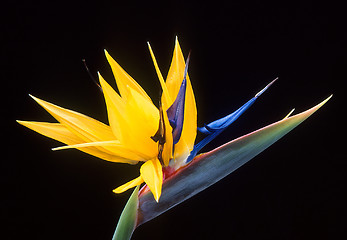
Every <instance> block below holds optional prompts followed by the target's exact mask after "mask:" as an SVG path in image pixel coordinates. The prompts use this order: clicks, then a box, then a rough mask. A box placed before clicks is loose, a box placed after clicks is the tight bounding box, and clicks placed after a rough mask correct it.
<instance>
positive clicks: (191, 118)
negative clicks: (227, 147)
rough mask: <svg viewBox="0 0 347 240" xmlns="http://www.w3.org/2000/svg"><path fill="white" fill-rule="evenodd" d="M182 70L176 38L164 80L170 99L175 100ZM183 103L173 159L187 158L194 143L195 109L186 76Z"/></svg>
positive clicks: (183, 67) (180, 52)
mask: <svg viewBox="0 0 347 240" xmlns="http://www.w3.org/2000/svg"><path fill="white" fill-rule="evenodd" d="M184 69H185V60H184V57H183V54H182V50H181V47H180V45H179V42H178V39H177V37H176V42H175V49H174V53H173V57H172V61H171V66H170V69H169V73H168V76H167V78H166V86H167V89H168V92H169V94H170V97H171V99H175V98H176V96H177V94H178V91H179V88H180V86H181V83H182V80H183V76H184ZM173 101H174V100H173ZM185 101H186V102H185V109H184V121H183V130H182V134H181V138H180V140H179V142H178V143H177V144H176V145H175V156H174V157H175V158H179V157H181V158H182V157H183V158H185V157H187V156H188V154H189V152H190V151H191V150H192V149H193V147H194V141H195V138H196V129H197V109H196V103H195V97H194V92H193V88H192V84H191V82H190V79H189V76H188V74H187V89H186V99H185ZM171 104H172V103H171Z"/></svg>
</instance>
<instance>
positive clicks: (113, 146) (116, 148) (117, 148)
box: [52, 140, 143, 162]
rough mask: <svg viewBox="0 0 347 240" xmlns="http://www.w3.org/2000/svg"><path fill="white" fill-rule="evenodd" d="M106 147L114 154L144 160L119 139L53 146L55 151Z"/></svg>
mask: <svg viewBox="0 0 347 240" xmlns="http://www.w3.org/2000/svg"><path fill="white" fill-rule="evenodd" d="M96 146H97V147H104V148H105V149H107V150H108V151H110V152H111V153H112V155H114V156H117V157H120V158H124V159H129V161H131V160H133V161H134V162H137V161H143V157H142V156H140V155H138V154H137V153H136V152H134V151H132V150H130V149H128V148H125V147H124V146H122V145H121V144H120V142H119V141H118V140H114V141H103V142H88V143H80V144H70V145H67V146H61V147H56V148H52V150H53V151H56V150H63V149H71V148H79V149H80V148H86V147H96Z"/></svg>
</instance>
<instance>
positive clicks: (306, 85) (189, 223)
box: [0, 1, 347, 240]
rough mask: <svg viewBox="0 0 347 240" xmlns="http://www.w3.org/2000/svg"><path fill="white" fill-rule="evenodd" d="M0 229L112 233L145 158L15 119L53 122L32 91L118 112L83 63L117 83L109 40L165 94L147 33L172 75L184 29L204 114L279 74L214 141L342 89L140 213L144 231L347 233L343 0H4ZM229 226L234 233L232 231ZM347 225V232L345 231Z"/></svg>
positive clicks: (63, 235)
mask: <svg viewBox="0 0 347 240" xmlns="http://www.w3.org/2000/svg"><path fill="white" fill-rule="evenodd" d="M2 9H3V13H2V16H5V18H4V19H3V20H2V23H1V32H2V33H1V35H2V36H1V38H2V40H5V43H4V44H2V46H1V48H2V50H1V52H2V54H1V58H2V64H1V65H2V69H3V70H2V74H1V75H2V77H1V78H2V82H3V84H2V94H1V95H2V98H3V106H4V109H5V114H4V115H3V117H2V118H3V119H4V116H5V127H4V130H2V135H1V136H2V137H3V138H4V142H6V145H5V146H3V148H2V149H3V150H5V152H6V155H5V157H2V158H1V184H2V185H3V187H2V188H1V190H2V192H3V194H2V195H3V196H2V197H1V200H0V202H1V204H0V206H1V218H2V224H1V225H2V227H3V230H2V231H1V239H24V238H30V239H101V240H102V239H111V238H112V234H113V231H114V228H115V226H116V223H117V221H118V217H119V215H120V213H121V211H122V209H123V206H124V204H125V203H126V201H127V198H128V197H129V195H130V193H131V191H128V192H126V193H124V194H121V195H114V194H113V193H112V189H113V188H115V187H117V186H119V185H120V184H123V183H124V182H126V181H128V180H131V179H133V178H134V177H136V176H137V175H138V167H134V166H130V165H125V164H115V163H109V162H106V161H102V160H99V159H97V158H95V157H92V156H89V155H86V154H84V153H81V152H78V151H75V150H68V151H59V152H52V151H51V150H50V149H51V148H52V147H56V146H60V144H59V143H58V142H55V141H53V140H50V139H48V138H45V137H42V136H41V135H39V134H36V133H34V132H32V131H29V130H28V129H25V128H24V127H22V126H20V125H19V124H17V123H16V122H15V120H16V119H21V120H39V121H53V118H52V117H50V116H49V115H48V114H47V113H46V112H45V111H44V110H43V109H42V108H40V106H38V105H37V104H36V103H35V102H34V101H33V100H32V99H31V98H30V97H28V94H29V93H30V94H33V95H34V96H37V97H39V98H42V99H44V100H47V101H50V102H53V103H55V104H58V105H60V106H63V107H66V108H70V109H73V110H76V111H79V112H82V113H84V114H86V115H89V116H92V117H94V118H96V119H98V120H100V121H103V122H105V123H107V118H106V110H105V105H104V101H103V97H102V95H101V94H100V92H99V90H98V89H97V87H96V86H95V85H94V83H93V82H92V81H91V80H90V78H89V77H88V75H87V72H86V71H85V69H84V66H83V64H82V62H81V59H82V58H85V59H86V61H87V63H88V65H89V68H90V69H91V71H92V73H93V74H94V75H96V71H100V72H101V73H102V74H103V76H104V77H105V78H106V79H107V80H108V81H109V82H110V83H111V84H113V86H115V84H114V82H113V81H114V80H113V77H112V73H111V70H110V68H109V66H108V64H107V61H106V58H105V57H104V53H103V49H107V50H108V51H109V52H110V54H111V55H112V56H113V57H115V58H116V60H117V61H118V62H119V63H120V65H121V66H123V67H124V68H125V69H126V70H127V71H128V72H129V73H130V74H131V75H132V76H133V77H134V78H135V79H136V80H137V81H138V82H139V83H140V84H141V85H142V86H143V88H144V89H145V90H146V91H147V92H148V94H149V95H150V96H152V98H153V101H154V102H157V101H158V95H159V84H158V80H157V77H156V74H155V70H154V67H153V65H152V62H151V59H150V55H149V52H148V50H147V46H146V42H147V41H150V43H151V45H152V48H153V50H154V52H155V54H156V56H157V60H158V62H159V65H160V67H161V69H162V72H163V73H164V74H166V72H167V70H168V67H169V63H170V60H171V56H172V55H171V54H172V50H173V47H174V39H175V36H176V35H178V37H179V40H180V43H181V47H182V49H183V52H184V54H185V56H187V53H188V52H189V50H192V55H191V62H190V69H189V74H190V77H191V80H192V84H193V88H194V91H195V96H196V99H197V107H198V124H199V125H202V124H203V123H205V122H209V121H212V120H214V119H216V118H219V117H222V116H224V115H226V114H228V113H230V112H232V111H234V110H235V109H236V108H237V107H239V106H240V105H241V104H243V103H244V102H245V101H247V100H248V99H249V98H251V97H252V96H253V95H254V94H255V93H256V92H257V91H259V90H260V89H261V88H262V87H264V86H265V85H266V83H268V82H269V81H271V80H272V79H274V78H275V77H279V81H277V82H276V84H275V85H274V86H272V87H271V89H269V91H268V92H267V93H266V94H264V95H263V96H262V97H261V98H260V99H259V100H258V102H257V103H256V104H254V105H253V107H252V108H251V109H250V110H248V111H247V113H245V114H244V115H243V116H242V117H241V118H240V119H239V120H238V121H237V122H235V123H234V124H233V125H232V126H231V127H230V129H228V130H227V131H226V132H225V133H223V134H222V135H221V136H220V137H219V138H218V139H216V140H215V141H214V142H213V143H211V144H210V145H209V146H208V147H206V149H205V150H209V149H213V148H214V147H216V146H218V145H220V144H222V143H225V142H227V141H229V140H232V139H233V138H235V137H238V136H240V135H242V134H245V133H248V132H250V131H253V130H256V129H258V128H260V127H263V126H265V125H267V124H269V123H272V122H274V121H277V120H279V119H281V118H283V117H284V116H285V115H286V114H287V113H288V112H289V111H290V109H291V108H293V107H295V108H296V113H298V112H301V111H303V110H306V109H307V108H309V107H311V106H313V105H315V104H317V103H319V102H320V101H322V100H323V99H325V98H326V97H328V96H329V95H330V94H332V93H333V94H334V97H333V98H332V99H331V100H330V101H329V102H328V103H327V104H326V105H325V106H324V107H323V108H322V109H320V110H319V111H318V112H317V113H315V114H314V115H313V116H312V117H310V118H309V119H308V120H307V121H305V122H304V123H303V124H301V125H300V126H299V127H298V128H296V129H295V130H293V131H292V132H291V133H289V134H288V135H287V136H286V137H284V138H283V139H281V140H280V141H279V142H277V143H276V144H274V145H273V146H272V147H270V148H269V149H268V150H266V151H265V152H263V153H261V154H260V155H259V156H257V157H256V158H255V159H253V160H252V161H250V162H249V163H247V164H246V165H245V166H243V167H242V168H240V169H239V170H237V171H236V172H234V173H232V174H231V175H230V176H228V177H227V178H225V179H223V180H222V181H220V182H218V183H217V184H215V185H214V186H212V187H210V188H209V189H207V190H205V191H203V192H202V193H200V194H198V195H196V196H195V197H193V198H191V199H189V200H188V201H186V202H184V203H182V204H180V205H179V206H177V207H175V208H174V209H172V210H170V211H168V212H166V213H165V214H163V215H161V216H159V217H158V218H156V219H154V220H152V221H150V222H148V223H146V224H145V225H142V226H141V227H139V228H138V229H136V231H135V232H134V235H133V239H225V238H227V239H229V238H230V239H234V240H236V239H255V238H256V239H343V238H345V237H346V226H347V207H346V200H347V197H346V170H347V163H346V156H345V153H344V150H345V149H344V147H345V142H346V140H345V137H344V136H345V125H344V124H345V121H344V120H343V119H345V116H344V115H345V110H344V107H343V106H342V101H343V99H344V94H345V93H344V90H343V88H344V86H345V85H343V84H342V83H343V82H345V81H346V79H347V74H346V66H347V65H346V64H347V61H346V59H347V51H346V50H347V48H346V46H347V36H346V18H345V17H344V14H345V11H344V10H343V9H344V8H343V6H342V5H339V4H335V3H333V2H331V1H325V2H324V3H319V2H317V1H300V2H293V1H277V2H271V3H270V2H268V3H266V2H264V1H252V2H251V1H228V2H218V1H209V2H206V3H203V2H199V3H191V2H189V3H188V2H185V1H172V2H165V3H161V4H158V3H151V2H148V1H142V2H140V3H137V2H133V1H129V2H126V1H122V2H119V1H109V2H108V3H101V2H97V1H80V2H77V1H69V2H63V1H57V2H51V1H42V2H35V3H33V2H31V1H12V2H11V4H10V3H3V7H2ZM226 236H227V237H226ZM343 236H344V237H343Z"/></svg>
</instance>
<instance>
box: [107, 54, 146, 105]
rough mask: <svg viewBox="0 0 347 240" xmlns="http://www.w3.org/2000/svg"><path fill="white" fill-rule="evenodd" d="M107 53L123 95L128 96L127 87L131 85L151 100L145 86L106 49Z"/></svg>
mask: <svg viewBox="0 0 347 240" xmlns="http://www.w3.org/2000/svg"><path fill="white" fill-rule="evenodd" d="M105 55H106V58H107V61H108V62H109V64H110V66H111V68H112V72H113V75H114V77H115V79H116V82H117V87H118V90H119V93H120V94H121V96H122V97H123V98H127V89H126V88H127V86H129V87H130V88H132V89H134V90H135V91H137V92H138V93H140V94H141V95H142V96H143V97H145V98H147V100H149V101H151V99H150V97H148V95H147V93H146V92H145V91H144V90H143V88H142V87H141V86H140V85H139V84H138V83H137V82H136V81H135V80H134V79H133V78H132V77H131V76H130V75H129V74H128V73H127V72H126V71H124V69H123V68H122V67H121V66H120V65H119V64H118V63H117V62H116V61H115V60H114V59H113V58H112V57H111V56H110V54H108V52H107V51H106V50H105Z"/></svg>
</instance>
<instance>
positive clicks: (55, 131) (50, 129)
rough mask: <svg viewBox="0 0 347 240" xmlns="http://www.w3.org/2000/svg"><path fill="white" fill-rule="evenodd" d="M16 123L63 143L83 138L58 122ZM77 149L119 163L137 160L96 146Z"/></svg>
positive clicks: (78, 141)
mask: <svg viewBox="0 0 347 240" xmlns="http://www.w3.org/2000/svg"><path fill="white" fill-rule="evenodd" d="M17 122H18V123H20V124H22V125H24V126H26V127H27V128H30V129H31V130H33V131H36V132H38V133H40V134H42V135H44V136H46V137H49V138H53V139H54V140H57V141H59V142H62V143H65V144H71V145H74V144H81V143H83V142H84V141H83V139H81V138H79V137H77V136H76V135H75V134H73V133H72V132H71V131H69V129H67V128H66V127H65V126H64V125H62V124H60V123H46V122H32V121H17ZM77 149H78V150H80V151H82V152H85V153H88V154H90V155H93V156H95V157H98V158H101V159H104V160H107V161H111V162H120V163H129V164H136V163H137V162H138V161H133V160H129V159H125V158H120V157H117V156H115V155H112V154H110V153H109V152H107V151H103V150H102V149H100V148H97V147H83V148H77Z"/></svg>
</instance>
